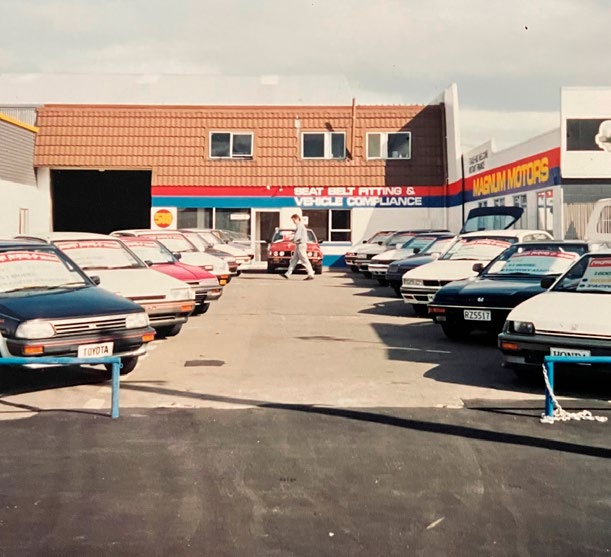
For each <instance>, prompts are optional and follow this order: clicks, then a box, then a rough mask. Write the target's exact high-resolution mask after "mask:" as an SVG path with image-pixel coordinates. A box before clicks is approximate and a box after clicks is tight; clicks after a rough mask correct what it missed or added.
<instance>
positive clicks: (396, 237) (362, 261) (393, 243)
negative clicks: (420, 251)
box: [354, 230, 448, 278]
mask: <svg viewBox="0 0 611 557" xmlns="http://www.w3.org/2000/svg"><path fill="white" fill-rule="evenodd" d="M433 232H448V231H447V230H398V231H397V232H394V233H393V234H391V235H390V236H388V237H387V238H385V239H384V240H382V241H381V242H379V243H376V244H371V245H369V246H367V247H364V248H363V249H361V250H359V252H358V253H357V254H356V257H355V258H354V261H355V264H356V267H357V269H358V270H359V271H360V272H361V273H363V274H364V275H365V276H366V277H367V278H370V277H371V271H370V270H369V264H370V263H371V260H372V259H373V258H374V257H375V256H376V255H378V254H380V253H384V252H385V251H388V250H392V249H397V248H398V247H399V246H401V245H402V244H405V242H407V241H409V240H411V239H412V238H414V237H416V236H418V235H419V234H429V233H433Z"/></svg>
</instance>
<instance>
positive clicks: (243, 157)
mask: <svg viewBox="0 0 611 557" xmlns="http://www.w3.org/2000/svg"><path fill="white" fill-rule="evenodd" d="M215 134H229V155H228V156H222V155H213V154H212V136H213V135H215ZM235 135H249V136H250V154H248V155H234V154H233V137H234V136H235ZM254 151H255V132H251V131H231V130H214V131H211V132H209V133H208V157H209V158H210V159H211V160H252V159H253V156H254Z"/></svg>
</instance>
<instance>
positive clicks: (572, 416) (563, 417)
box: [541, 364, 607, 424]
mask: <svg viewBox="0 0 611 557" xmlns="http://www.w3.org/2000/svg"><path fill="white" fill-rule="evenodd" d="M543 379H544V380H545V386H546V387H547V392H548V393H549V394H550V397H551V399H552V402H553V403H554V413H553V414H552V415H551V416H546V415H545V413H543V414H541V423H543V424H553V423H554V422H568V421H569V420H592V421H594V420H595V421H597V422H606V421H607V418H606V417H605V416H594V415H593V414H592V412H590V411H589V410H581V411H579V412H567V411H566V410H565V409H564V408H562V406H560V403H559V402H558V399H557V398H556V395H555V394H554V389H552V386H551V385H550V383H549V377H548V376H547V367H546V366H545V364H543Z"/></svg>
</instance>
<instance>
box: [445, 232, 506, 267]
mask: <svg viewBox="0 0 611 557" xmlns="http://www.w3.org/2000/svg"><path fill="white" fill-rule="evenodd" d="M516 241H517V239H516V238H511V237H501V238H498V237H487V238H486V237H481V236H478V237H475V238H461V239H460V240H459V241H458V242H456V243H455V244H454V245H453V246H452V247H451V248H450V249H449V250H448V251H447V252H446V253H444V254H443V255H442V256H441V257H440V259H442V260H446V261H447V260H452V261H458V260H475V261H492V260H493V259H494V258H495V257H496V256H497V255H499V254H500V253H501V252H502V251H504V250H506V249H507V248H508V247H509V246H511V244H514V243H515V242H516Z"/></svg>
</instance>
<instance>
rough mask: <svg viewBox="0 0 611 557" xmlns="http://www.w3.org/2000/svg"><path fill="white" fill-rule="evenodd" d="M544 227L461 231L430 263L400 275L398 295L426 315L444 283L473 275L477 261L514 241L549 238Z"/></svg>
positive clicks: (486, 258)
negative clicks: (457, 238)
mask: <svg viewBox="0 0 611 557" xmlns="http://www.w3.org/2000/svg"><path fill="white" fill-rule="evenodd" d="M551 239H552V237H551V235H550V234H549V233H548V232H545V231H543V230H489V231H482V232H470V233H467V234H462V235H461V236H460V238H459V240H458V241H457V242H455V243H454V244H453V245H452V247H451V248H450V249H448V251H446V252H445V253H444V254H443V255H442V256H441V257H439V259H437V260H436V261H433V262H432V263H427V264H426V265H422V266H420V267H418V268H416V269H413V270H412V271H408V272H407V273H405V274H404V275H403V283H402V285H401V296H403V300H404V301H405V303H407V304H411V306H412V308H413V310H414V312H415V313H416V315H418V316H419V317H427V316H428V307H427V306H428V304H429V303H430V302H431V301H432V300H433V297H434V296H435V294H436V293H437V291H438V290H439V289H440V288H441V287H442V286H445V285H446V284H448V283H450V282H452V281H455V280H463V279H466V278H468V277H472V276H475V275H476V274H477V271H474V270H473V267H474V265H475V264H476V263H481V264H487V263H489V262H490V261H492V260H493V259H494V258H495V257H497V256H498V255H499V254H500V253H501V252H502V251H504V250H506V249H507V248H508V247H509V246H511V245H512V244H515V243H516V242H534V241H539V240H551Z"/></svg>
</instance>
